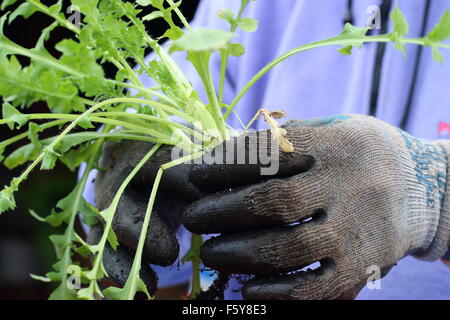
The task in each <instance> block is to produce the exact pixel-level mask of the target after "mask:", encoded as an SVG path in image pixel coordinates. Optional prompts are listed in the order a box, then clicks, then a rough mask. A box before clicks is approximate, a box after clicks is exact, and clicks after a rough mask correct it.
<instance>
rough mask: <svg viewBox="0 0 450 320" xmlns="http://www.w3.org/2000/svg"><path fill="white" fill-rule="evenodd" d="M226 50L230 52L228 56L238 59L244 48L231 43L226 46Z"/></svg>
mask: <svg viewBox="0 0 450 320" xmlns="http://www.w3.org/2000/svg"><path fill="white" fill-rule="evenodd" d="M228 49H229V50H230V54H231V55H232V56H235V57H240V56H242V55H243V54H244V53H245V48H244V46H243V45H242V44H240V43H231V44H229V45H228Z"/></svg>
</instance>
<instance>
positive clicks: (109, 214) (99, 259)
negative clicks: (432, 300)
mask: <svg viewBox="0 0 450 320" xmlns="http://www.w3.org/2000/svg"><path fill="white" fill-rule="evenodd" d="M160 147H161V144H157V145H155V146H154V147H153V148H152V149H151V150H150V151H149V152H148V153H147V154H146V155H145V156H144V158H142V159H141V161H139V163H138V164H137V165H136V166H135V167H134V168H133V170H132V171H131V173H130V174H129V175H128V176H127V178H126V179H125V180H124V181H123V182H122V184H121V185H120V187H119V190H117V193H116V195H115V196H114V199H113V200H112V202H111V205H110V206H109V207H108V208H107V209H106V210H104V211H103V212H102V216H103V218H104V219H105V227H104V231H103V235H102V238H101V239H100V242H99V243H98V244H97V248H104V247H105V245H106V241H107V239H108V234H109V232H110V231H112V222H113V219H114V214H115V212H116V209H117V206H118V205H119V201H120V198H121V197H122V194H123V193H124V192H125V189H126V187H127V186H128V184H129V183H130V182H131V180H132V179H133V178H134V176H135V175H136V174H137V173H138V172H139V170H140V169H141V168H142V167H143V166H144V164H145V163H147V161H148V160H149V159H150V158H151V157H152V156H153V155H154V154H155V152H156V151H157V150H158V149H159V148H160ZM158 173H159V172H158ZM157 177H158V176H157ZM159 179H161V177H159ZM156 181H157V179H155V182H156ZM158 184H159V180H158ZM152 195H153V190H152ZM150 199H151V197H150ZM146 221H147V224H146ZM149 221H150V218H149V217H147V214H146V215H145V218H144V222H143V226H142V229H144V227H145V226H146V225H147V227H146V228H145V230H147V229H148V222H149ZM145 234H146V232H145ZM141 238H142V233H141V237H140V238H139V243H138V247H137V249H136V256H135V260H136V259H139V268H140V266H141V263H140V262H141V260H140V259H141V255H142V248H141V249H139V248H140V246H142V247H143V244H142V245H141V242H142V241H141ZM144 242H145V238H144ZM139 250H140V253H139V254H138V251H139ZM137 256H139V257H138V258H136V257H137ZM102 265H103V251H101V252H98V253H97V255H96V257H95V262H94V266H93V267H92V269H91V271H90V272H89V273H90V278H91V280H92V281H97V274H98V272H99V269H100V268H101V267H102ZM133 268H135V266H134V262H133V267H132V269H131V271H130V275H131V274H132V273H133ZM138 273H139V271H138ZM129 279H130V277H129V278H128V279H127V283H128V281H129ZM133 298H134V297H133Z"/></svg>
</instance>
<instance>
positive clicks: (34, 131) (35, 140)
mask: <svg viewBox="0 0 450 320" xmlns="http://www.w3.org/2000/svg"><path fill="white" fill-rule="evenodd" d="M41 131H42V128H41V127H40V126H39V125H37V124H36V123H34V122H30V123H29V125H28V139H30V141H31V143H32V144H33V145H34V146H35V148H37V149H39V150H41V149H42V143H41V141H39V136H38V133H39V132H41Z"/></svg>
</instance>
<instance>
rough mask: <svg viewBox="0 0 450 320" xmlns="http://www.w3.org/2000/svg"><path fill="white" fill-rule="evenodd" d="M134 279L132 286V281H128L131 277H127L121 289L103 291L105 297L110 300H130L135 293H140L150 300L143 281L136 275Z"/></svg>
mask: <svg viewBox="0 0 450 320" xmlns="http://www.w3.org/2000/svg"><path fill="white" fill-rule="evenodd" d="M136 278H137V279H134V280H135V283H134V285H132V282H133V281H130V279H131V277H129V278H128V280H127V282H126V284H125V286H124V287H123V288H116V287H109V288H107V289H106V290H105V291H104V293H105V295H106V296H107V297H108V298H109V299H111V300H132V299H133V298H134V296H135V295H136V293H137V292H138V291H140V292H143V293H145V294H146V296H147V298H148V299H151V296H150V293H149V292H148V290H147V286H146V285H145V283H144V281H143V280H142V279H141V278H140V277H139V276H138V275H137V276H136Z"/></svg>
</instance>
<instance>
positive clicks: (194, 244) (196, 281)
mask: <svg viewBox="0 0 450 320" xmlns="http://www.w3.org/2000/svg"><path fill="white" fill-rule="evenodd" d="M202 244H203V239H202V236H201V235H199V234H192V237H191V250H192V248H193V250H194V252H200V247H201V245H202ZM201 262H202V261H201V259H200V256H198V255H196V256H195V257H193V258H192V289H191V294H190V295H189V299H191V300H192V299H195V298H197V296H198V295H199V294H200V292H201V291H202V286H201V280H200V265H201Z"/></svg>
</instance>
